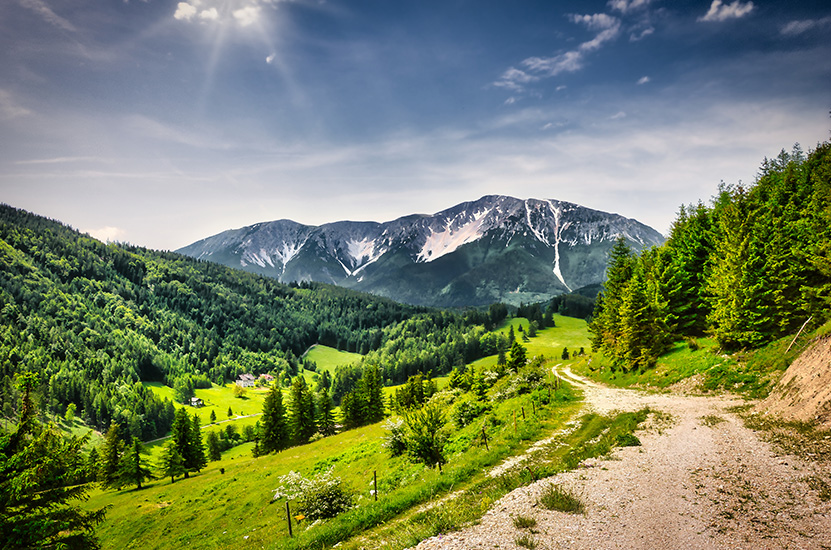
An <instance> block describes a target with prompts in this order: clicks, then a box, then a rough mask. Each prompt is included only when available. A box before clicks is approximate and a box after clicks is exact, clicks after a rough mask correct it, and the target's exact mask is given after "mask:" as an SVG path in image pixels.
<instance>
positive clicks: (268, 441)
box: [257, 384, 289, 454]
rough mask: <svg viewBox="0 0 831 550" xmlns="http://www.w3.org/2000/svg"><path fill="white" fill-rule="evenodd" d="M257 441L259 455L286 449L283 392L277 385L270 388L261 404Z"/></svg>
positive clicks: (287, 441)
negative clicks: (260, 422) (260, 421)
mask: <svg viewBox="0 0 831 550" xmlns="http://www.w3.org/2000/svg"><path fill="white" fill-rule="evenodd" d="M257 441H258V444H257V447H258V452H259V454H268V453H274V452H277V451H281V450H283V449H285V448H286V447H288V444H289V431H288V425H287V423H286V410H285V407H284V406H283V391H282V390H281V389H280V386H279V385H277V384H275V385H273V386H272V387H271V390H270V391H269V392H268V395H267V396H266V398H265V402H264V403H263V415H262V424H261V426H260V429H259V430H258V436H257Z"/></svg>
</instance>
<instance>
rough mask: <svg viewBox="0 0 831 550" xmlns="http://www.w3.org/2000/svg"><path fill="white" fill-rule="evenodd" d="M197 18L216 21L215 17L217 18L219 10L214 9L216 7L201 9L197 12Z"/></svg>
mask: <svg viewBox="0 0 831 550" xmlns="http://www.w3.org/2000/svg"><path fill="white" fill-rule="evenodd" d="M199 18H200V19H204V20H207V21H216V20H217V19H219V12H218V11H217V10H216V8H211V9H207V10H202V11H201V12H200V13H199Z"/></svg>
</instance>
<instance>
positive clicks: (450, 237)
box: [416, 209, 490, 262]
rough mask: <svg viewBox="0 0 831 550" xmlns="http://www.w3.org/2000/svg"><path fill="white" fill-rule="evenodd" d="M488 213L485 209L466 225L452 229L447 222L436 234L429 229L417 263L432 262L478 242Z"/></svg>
mask: <svg viewBox="0 0 831 550" xmlns="http://www.w3.org/2000/svg"><path fill="white" fill-rule="evenodd" d="M489 212H490V209H486V210H483V211H480V212H476V213H475V214H473V216H472V218H473V219H472V220H471V221H469V222H468V223H466V224H464V225H462V226H461V227H457V228H456V229H453V228H452V227H453V221H452V220H451V221H448V222H447V224H446V225H445V229H444V231H439V232H436V231H435V230H433V229H431V230H430V234H429V235H427V238H426V240H425V242H424V246H422V247H421V251H420V252H419V253H418V255H417V256H416V261H417V262H432V261H433V260H436V259H438V258H441V257H442V256H446V255H447V254H450V253H452V252H455V251H456V249H458V248H459V247H460V246H462V245H464V244H467V243H472V242H475V241H478V240H479V239H481V238H482V236H483V235H484V233H485V232H484V230H483V226H484V222H485V219H486V217H487V215H488V213H489Z"/></svg>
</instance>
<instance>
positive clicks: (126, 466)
mask: <svg viewBox="0 0 831 550" xmlns="http://www.w3.org/2000/svg"><path fill="white" fill-rule="evenodd" d="M144 453H145V450H144V446H143V445H142V444H141V442H140V441H139V440H138V439H136V438H133V443H132V444H131V445H129V446H128V448H127V451H126V452H125V453H124V455H123V456H122V457H121V462H120V463H119V467H118V483H117V485H118V488H119V489H120V488H121V487H125V486H127V485H132V484H135V485H136V489H141V482H142V481H144V480H145V479H153V473H152V472H151V471H150V470H149V469H147V468H145V467H144V464H143V462H142V459H141V455H142V454H144Z"/></svg>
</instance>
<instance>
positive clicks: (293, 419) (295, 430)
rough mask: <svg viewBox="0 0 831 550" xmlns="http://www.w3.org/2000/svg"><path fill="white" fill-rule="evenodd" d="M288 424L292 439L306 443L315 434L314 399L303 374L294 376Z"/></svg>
mask: <svg viewBox="0 0 831 550" xmlns="http://www.w3.org/2000/svg"><path fill="white" fill-rule="evenodd" d="M289 399H290V406H289V414H288V425H289V431H290V433H291V439H292V441H295V442H297V443H306V442H307V441H308V440H309V438H310V437H311V436H312V435H314V433H315V430H316V429H317V427H316V426H315V411H314V399H313V397H312V393H311V391H310V390H309V387H308V386H307V385H306V379H305V378H303V376H302V375H298V376H295V377H294V380H293V381H292V384H291V388H290V389H289Z"/></svg>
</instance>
